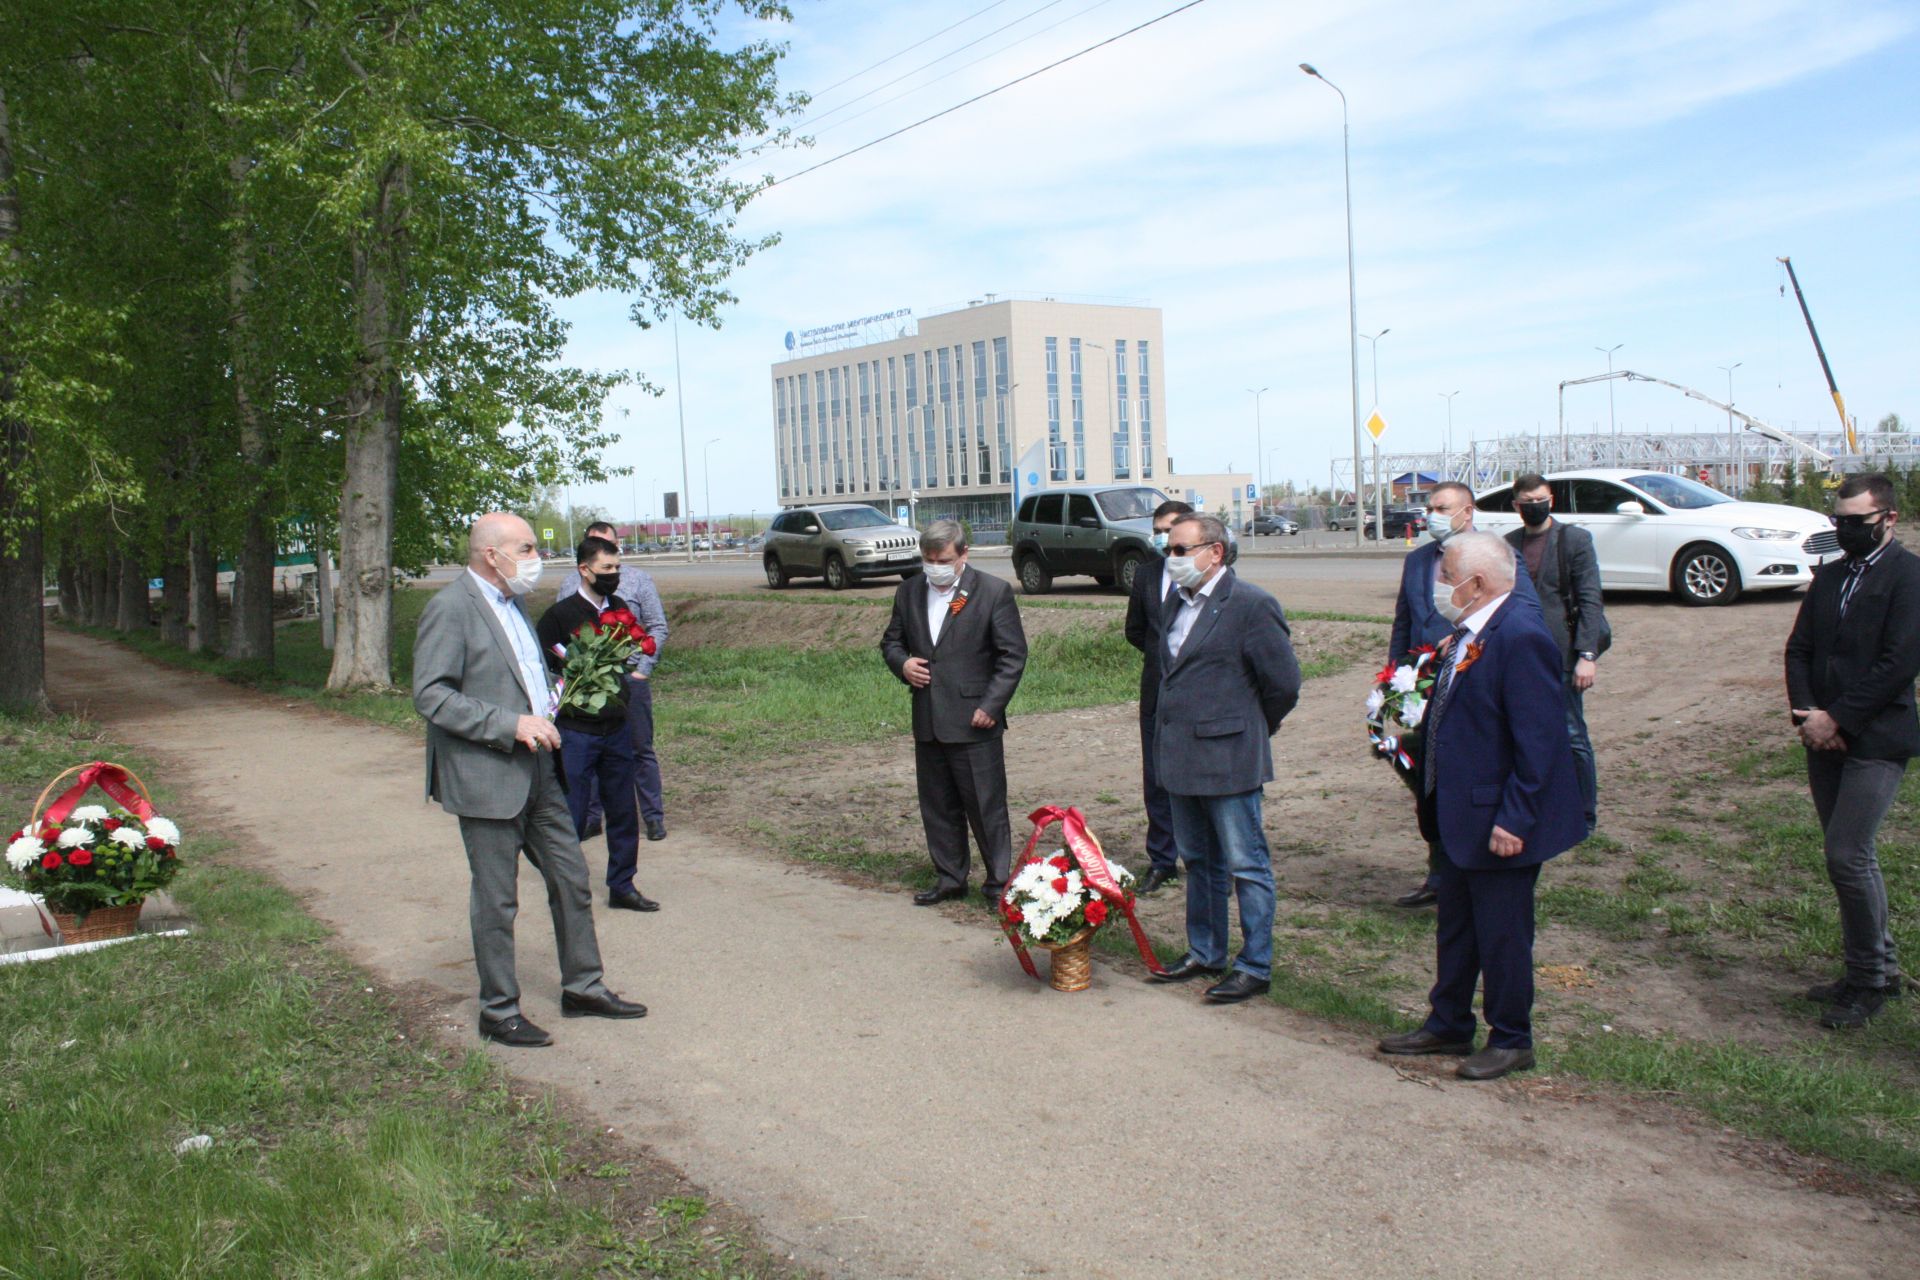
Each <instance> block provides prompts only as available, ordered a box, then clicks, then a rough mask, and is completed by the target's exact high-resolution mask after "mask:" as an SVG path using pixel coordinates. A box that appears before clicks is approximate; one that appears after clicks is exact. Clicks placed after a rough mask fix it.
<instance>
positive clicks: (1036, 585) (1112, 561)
mask: <svg viewBox="0 0 1920 1280" xmlns="http://www.w3.org/2000/svg"><path fill="white" fill-rule="evenodd" d="M1166 500H1167V495H1166V494H1164V493H1162V492H1160V490H1158V489H1155V488H1153V487H1151V486H1149V485H1128V484H1120V485H1093V486H1087V487H1079V488H1071V489H1048V490H1047V491H1045V492H1044V493H1030V494H1028V495H1027V496H1026V497H1025V498H1022V499H1021V500H1020V510H1019V511H1018V512H1017V513H1015V515H1014V518H1013V522H1012V523H1011V524H1009V525H1008V526H1007V545H1008V546H1010V547H1012V548H1013V570H1014V574H1015V576H1016V577H1018V578H1019V580H1020V589H1021V590H1022V591H1024V592H1026V593H1027V594H1028V595H1040V594H1042V593H1044V592H1047V591H1051V590H1053V580H1054V579H1055V578H1063V577H1072V576H1074V575H1076V574H1084V575H1087V576H1089V577H1091V578H1092V579H1093V580H1094V581H1095V582H1097V583H1099V584H1100V585H1101V586H1103V587H1116V588H1118V589H1119V590H1120V591H1121V592H1123V593H1125V592H1131V591H1132V590H1133V575H1134V573H1135V572H1137V571H1138V570H1139V568H1140V566H1141V565H1142V564H1144V563H1146V559H1147V557H1148V556H1151V555H1155V554H1157V553H1156V552H1155V551H1154V549H1153V509H1154V508H1155V507H1157V506H1159V505H1160V504H1161V503H1162V502H1165V501H1166ZM1239 554H1240V547H1239V543H1238V542H1236V541H1235V540H1234V536H1233V530H1232V529H1228V530H1227V563H1228V564H1232V563H1233V561H1234V560H1235V559H1236V558H1237V557H1238V556H1239Z"/></svg>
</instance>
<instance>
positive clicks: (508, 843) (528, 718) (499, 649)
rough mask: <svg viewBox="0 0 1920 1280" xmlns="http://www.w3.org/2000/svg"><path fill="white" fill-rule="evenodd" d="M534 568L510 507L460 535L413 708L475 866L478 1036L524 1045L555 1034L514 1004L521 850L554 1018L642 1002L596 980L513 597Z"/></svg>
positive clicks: (614, 1014) (435, 779) (536, 652)
mask: <svg viewBox="0 0 1920 1280" xmlns="http://www.w3.org/2000/svg"><path fill="white" fill-rule="evenodd" d="M539 578H540V556H539V552H538V551H537V550H536V548H535V544H534V541H533V529H532V527H531V526H529V525H528V524H527V522H526V521H525V520H522V519H521V518H520V517H518V516H515V515H509V514H507V513H505V512H494V513H492V514H490V515H484V516H481V517H480V518H479V519H478V520H476V521H475V522H474V525H473V529H472V531H471V532H470V533H469V535H468V539H467V571H466V572H465V573H463V574H461V575H460V576H459V577H458V578H456V579H455V580H454V581H453V582H451V583H449V584H448V585H447V586H446V587H444V588H443V589H441V590H440V591H439V592H438V593H437V594H436V595H435V596H434V597H433V599H432V600H430V601H428V602H427V608H426V611H425V612H424V613H422V614H421V616H420V631H419V634H418V637H417V638H416V639H415V641H414V649H413V705H414V707H415V709H416V710H418V711H419V712H420V714H421V715H422V716H424V717H426V721H427V795H428V797H429V798H431V799H435V800H438V801H439V802H440V806H441V807H442V808H443V809H445V810H446V811H447V812H448V813H451V814H454V815H456V816H457V817H458V818H459V819H460V838H461V839H462V840H463V841H464V842H465V843H466V847H467V865H468V867H469V868H470V869H471V871H472V875H473V883H472V895H471V901H470V904H469V915H470V919H471V922H472V926H473V958H474V964H475V966H476V967H477V968H478V969H479V971H480V1034H481V1036H482V1037H484V1038H485V1039H488V1040H493V1041H496V1042H498V1043H500V1044H505V1045H513V1046H516V1047H522V1048H526V1047H534V1046H538V1045H547V1044H552V1043H553V1037H552V1036H550V1035H548V1034H547V1033H546V1032H545V1031H542V1030H541V1029H540V1028H539V1027H537V1026H535V1025H534V1024H533V1023H532V1022H529V1021H528V1020H527V1018H526V1017H525V1016H524V1015H523V1014H522V1013H521V1012H520V986H519V983H518V981H517V980H516V979H515V977H514V965H513V918H514V915H515V913H516V912H517V910H518V908H519V871H520V854H521V852H522V851H523V850H524V851H525V853H526V855H527V861H529V862H531V863H532V864H533V865H534V867H535V869H536V870H538V871H539V872H540V875H541V877H542V878H543V879H545V880H546V882H547V903H548V906H549V907H550V908H551V909H552V911H553V934H554V939H555V941H556V943H557V944H558V946H559V950H560V976H561V997H560V1012H561V1015H562V1016H563V1017H568V1018H579V1017H597V1018H639V1017H644V1016H645V1015H646V1012H647V1008H646V1006H645V1005H642V1004H636V1003H634V1002H633V1001H630V1000H622V999H621V998H620V997H619V996H617V995H615V994H614V993H613V992H611V991H609V990H607V985H606V983H605V982H604V981H602V978H601V970H600V944H599V941H598V940H597V939H596V938H595V936H594V931H593V905H592V897H591V894H590V891H589V889H588V887H587V863H586V859H585V858H583V857H582V856H581V854H580V842H579V840H578V839H577V838H576V837H575V835H574V830H573V818H572V816H571V815H570V814H569V813H568V812H567V803H566V797H565V794H564V792H563V790H562V784H561V781H560V776H559V770H558V768H557V766H556V764H555V761H554V752H555V751H557V750H558V749H559V747H560V732H559V730H557V729H555V728H554V726H553V722H552V721H551V720H550V719H548V713H549V709H550V699H551V697H552V691H551V687H550V686H549V685H548V683H547V667H546V663H545V661H544V660H543V659H542V658H541V656H540V645H539V642H538V641H537V640H536V639H535V638H534V632H533V626H532V624H530V623H529V622H528V621H527V616H526V614H525V613H524V612H522V610H521V607H520V600H521V598H522V597H524V596H525V595H526V594H527V593H528V592H530V591H532V590H533V587H534V584H535V583H536V582H538V581H539Z"/></svg>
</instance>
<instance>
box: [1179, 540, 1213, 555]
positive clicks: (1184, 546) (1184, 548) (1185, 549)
mask: <svg viewBox="0 0 1920 1280" xmlns="http://www.w3.org/2000/svg"><path fill="white" fill-rule="evenodd" d="M1219 545H1220V544H1219V543H1217V542H1195V543H1191V544H1189V543H1185V542H1176V543H1174V544H1173V545H1172V546H1170V547H1168V548H1167V551H1168V553H1169V554H1171V555H1176V556H1190V555H1192V554H1193V553H1194V552H1196V551H1198V550H1200V549H1201V548H1202V547H1217V546H1219Z"/></svg>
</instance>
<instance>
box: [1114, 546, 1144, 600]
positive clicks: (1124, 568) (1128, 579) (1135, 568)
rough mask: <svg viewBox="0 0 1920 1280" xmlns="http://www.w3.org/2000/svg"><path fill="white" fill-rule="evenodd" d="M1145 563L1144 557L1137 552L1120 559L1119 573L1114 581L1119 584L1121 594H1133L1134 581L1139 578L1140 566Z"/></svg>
mask: <svg viewBox="0 0 1920 1280" xmlns="http://www.w3.org/2000/svg"><path fill="white" fill-rule="evenodd" d="M1145 562H1146V557H1145V556H1143V555H1141V554H1140V553H1139V552H1137V551H1136V552H1134V553H1133V554H1131V555H1127V556H1123V557H1121V560H1120V572H1119V574H1118V575H1116V581H1118V582H1119V584H1120V590H1121V592H1122V593H1123V594H1125V595H1132V594H1133V583H1134V580H1135V579H1136V578H1138V577H1139V576H1140V566H1141V565H1142V564H1144V563H1145Z"/></svg>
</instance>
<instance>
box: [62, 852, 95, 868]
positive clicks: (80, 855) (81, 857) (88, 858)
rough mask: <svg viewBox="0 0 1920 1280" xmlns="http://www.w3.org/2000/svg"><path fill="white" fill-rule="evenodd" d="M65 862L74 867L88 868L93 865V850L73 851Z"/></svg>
mask: <svg viewBox="0 0 1920 1280" xmlns="http://www.w3.org/2000/svg"><path fill="white" fill-rule="evenodd" d="M67 861H68V862H70V863H72V864H73V865H74V866H76V867H90V866H92V865H93V850H91V849H75V850H74V851H73V852H72V853H70V854H68V855H67Z"/></svg>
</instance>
